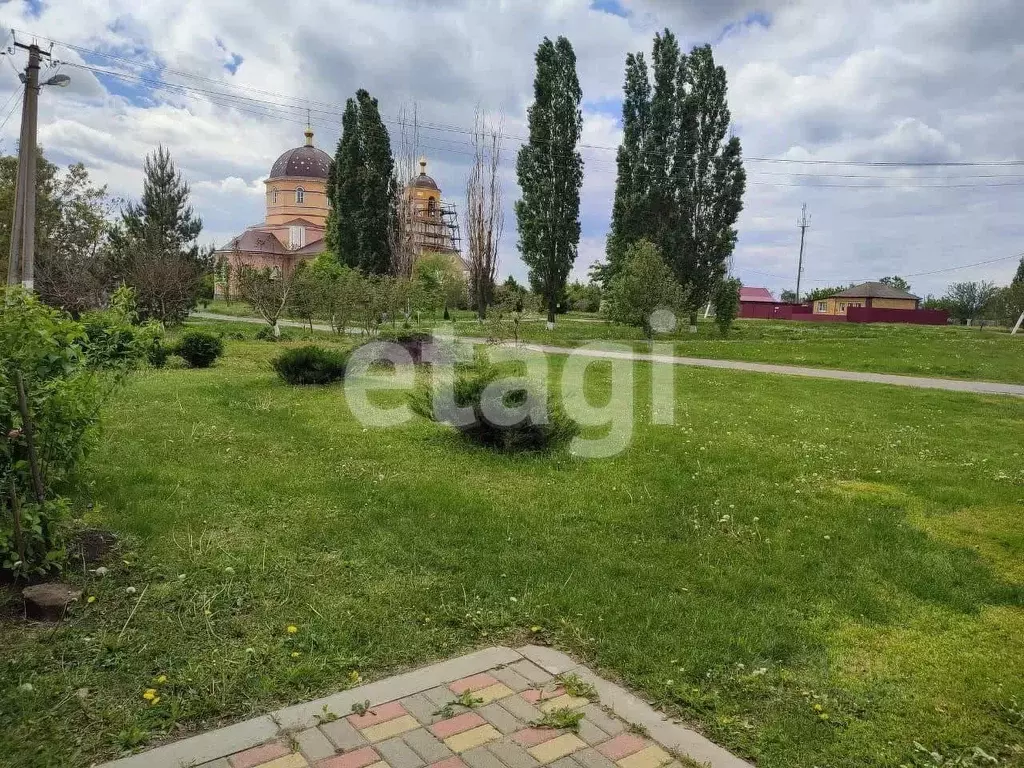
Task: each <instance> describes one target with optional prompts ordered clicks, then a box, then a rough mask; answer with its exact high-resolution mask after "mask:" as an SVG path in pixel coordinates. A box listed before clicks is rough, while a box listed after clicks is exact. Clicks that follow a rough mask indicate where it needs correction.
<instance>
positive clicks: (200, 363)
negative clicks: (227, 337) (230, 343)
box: [175, 331, 224, 368]
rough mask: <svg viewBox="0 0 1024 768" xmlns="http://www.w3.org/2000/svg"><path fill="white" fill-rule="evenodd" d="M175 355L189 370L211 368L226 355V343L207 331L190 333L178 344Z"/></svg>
mask: <svg viewBox="0 0 1024 768" xmlns="http://www.w3.org/2000/svg"><path fill="white" fill-rule="evenodd" d="M175 353H176V354H177V355H178V356H179V357H181V358H182V359H183V360H184V361H185V364H186V365H188V367H189V368H209V367H210V366H211V365H213V364H214V362H216V360H217V358H218V357H220V356H221V355H222V354H224V342H223V340H222V339H221V338H220V336H215V335H214V334H212V333H208V332H207V331H188V332H187V333H186V334H185V335H184V336H182V337H181V340H180V341H179V342H178V346H177V349H176V350H175Z"/></svg>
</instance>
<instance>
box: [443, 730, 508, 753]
mask: <svg viewBox="0 0 1024 768" xmlns="http://www.w3.org/2000/svg"><path fill="white" fill-rule="evenodd" d="M500 738H501V733H499V732H498V729H497V728H495V727H494V726H493V725H478V726H477V727H476V728H472V729H470V730H468V731H463V732H462V733H456V734H455V735H454V736H449V737H448V738H447V739H445V740H444V744H445V746H446V747H448V749H450V750H451V751H452V752H465V751H466V750H467V749H472V748H473V747H479V746H480V745H481V744H486V743H487V742H488V741H495V740H496V739H500Z"/></svg>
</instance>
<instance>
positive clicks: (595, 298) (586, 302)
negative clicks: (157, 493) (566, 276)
mask: <svg viewBox="0 0 1024 768" xmlns="http://www.w3.org/2000/svg"><path fill="white" fill-rule="evenodd" d="M566 294H567V299H568V304H569V308H570V309H571V310H573V311H574V312H597V311H599V310H600V309H601V286H600V285H598V284H597V283H587V284H583V283H571V284H570V285H569V286H568V287H567V288H566Z"/></svg>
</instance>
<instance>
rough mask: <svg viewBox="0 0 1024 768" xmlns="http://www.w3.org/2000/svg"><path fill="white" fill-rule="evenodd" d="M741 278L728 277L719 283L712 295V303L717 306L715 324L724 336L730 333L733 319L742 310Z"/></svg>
mask: <svg viewBox="0 0 1024 768" xmlns="http://www.w3.org/2000/svg"><path fill="white" fill-rule="evenodd" d="M741 287H742V285H741V283H740V281H739V280H737V279H736V278H735V277H731V278H728V279H726V280H723V281H722V282H721V283H719V285H718V288H716V289H715V293H714V296H712V299H711V300H712V303H713V304H714V307H715V325H717V326H718V330H719V332H720V333H721V334H722V335H723V336H728V335H729V329H730V328H732V324H733V321H734V320H735V319H736V316H737V315H738V314H739V312H740V288H741Z"/></svg>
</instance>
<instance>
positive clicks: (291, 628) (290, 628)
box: [288, 624, 299, 635]
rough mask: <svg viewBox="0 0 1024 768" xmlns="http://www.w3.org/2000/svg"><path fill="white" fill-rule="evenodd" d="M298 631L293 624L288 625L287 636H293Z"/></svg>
mask: <svg viewBox="0 0 1024 768" xmlns="http://www.w3.org/2000/svg"><path fill="white" fill-rule="evenodd" d="M298 631H299V628H298V627H296V626H295V625H294V624H289V625H288V634H289V635H294V634H295V633H296V632H298Z"/></svg>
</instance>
